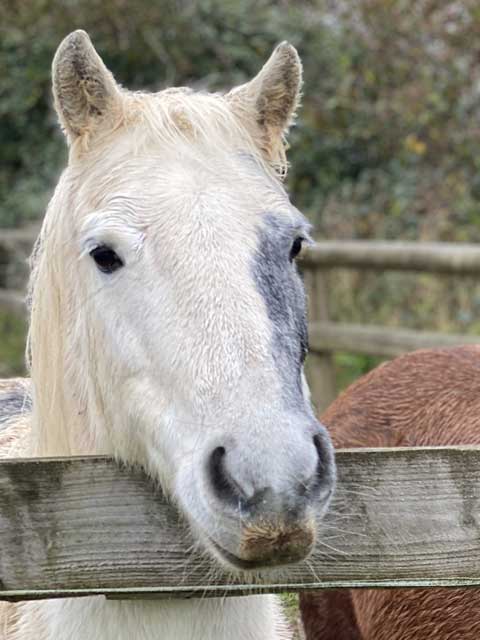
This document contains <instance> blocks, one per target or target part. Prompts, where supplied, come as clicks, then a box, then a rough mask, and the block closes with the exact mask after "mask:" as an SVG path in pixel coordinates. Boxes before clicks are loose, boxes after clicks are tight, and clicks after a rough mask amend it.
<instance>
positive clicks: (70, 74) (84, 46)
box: [52, 30, 121, 142]
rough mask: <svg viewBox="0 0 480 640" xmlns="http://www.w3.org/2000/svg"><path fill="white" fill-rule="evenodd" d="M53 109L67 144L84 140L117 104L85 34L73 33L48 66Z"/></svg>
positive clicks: (117, 97)
mask: <svg viewBox="0 0 480 640" xmlns="http://www.w3.org/2000/svg"><path fill="white" fill-rule="evenodd" d="M52 78H53V96H54V100H55V109H56V111H57V114H58V117H59V119H60V123H61V125H62V128H63V129H64V131H65V133H66V135H67V138H68V139H69V140H70V142H73V141H75V140H76V139H77V138H79V137H88V136H89V135H90V134H91V133H92V132H93V131H94V130H95V129H96V128H97V127H98V125H99V124H101V123H102V122H103V121H104V120H105V119H106V118H107V117H108V116H110V118H112V119H113V114H114V113H116V112H117V108H116V107H118V105H120V100H121V94H120V87H119V86H118V85H117V83H116V82H115V79H114V78H113V76H112V74H111V73H110V71H109V70H108V69H107V67H106V66H105V65H104V63H103V61H102V59H101V58H100V56H99V55H98V53H97V52H96V51H95V48H94V47H93V45H92V42H91V40H90V38H89V37H88V34H87V33H85V31H81V30H78V31H74V32H73V33H71V34H70V35H68V36H67V37H66V38H65V39H64V40H63V42H62V43H61V44H60V46H59V47H58V49H57V52H56V54H55V57H54V59H53V65H52Z"/></svg>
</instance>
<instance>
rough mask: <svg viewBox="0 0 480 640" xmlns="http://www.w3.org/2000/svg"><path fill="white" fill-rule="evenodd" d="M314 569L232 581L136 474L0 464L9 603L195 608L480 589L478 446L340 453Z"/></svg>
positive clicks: (88, 464)
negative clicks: (320, 592) (303, 597)
mask: <svg viewBox="0 0 480 640" xmlns="http://www.w3.org/2000/svg"><path fill="white" fill-rule="evenodd" d="M337 459H338V467H339V486H338V490H337V494H336V498H335V501H334V504H333V507H332V509H331V512H330V514H329V516H328V517H327V518H326V520H325V521H324V523H323V524H322V525H321V526H320V532H319V538H318V545H317V548H316V550H315V553H314V554H313V555H312V556H311V557H310V558H309V559H308V561H306V562H303V563H300V564H298V565H295V566H291V567H287V568H284V569H283V570H277V571H276V572H275V573H271V574H266V575H264V576H262V577H258V576H257V577H255V578H253V577H252V576H248V575H244V576H242V577H237V578H235V579H233V578H232V577H231V576H230V577H229V576H227V575H226V574H223V573H222V572H220V571H218V572H213V573H214V574H215V575H214V577H212V567H214V562H213V561H211V560H209V559H208V557H207V556H205V555H204V554H202V553H201V552H198V551H197V552H193V551H192V550H191V543H192V541H191V539H190V536H189V534H188V532H187V529H186V527H185V526H184V525H182V523H181V522H180V521H179V518H178V516H177V513H176V511H175V509H174V508H173V507H172V506H171V505H169V504H168V503H167V502H166V500H165V499H164V498H163V496H162V495H161V493H160V492H159V491H158V490H157V489H155V487H154V486H153V485H152V484H151V482H150V481H149V479H148V478H146V477H145V476H144V475H143V473H142V472H141V471H139V470H132V469H130V470H127V469H122V468H120V467H118V466H117V465H116V464H115V463H113V462H112V461H110V460H108V459H106V458H97V457H90V458H83V459H80V458H71V459H55V460H42V461H38V460H30V461H27V460H10V461H4V462H2V463H1V464H0V599H4V600H26V599H35V598H45V597H61V596H80V595H88V594H98V593H103V594H106V595H108V596H109V597H124V598H132V597H159V596H164V597H165V596H168V597H172V596H173V597H192V596H204V595H209V596H219V595H222V596H223V595H238V594H239V593H252V592H261V591H267V592H274V591H288V590H290V591H296V590H301V589H306V588H308V589H315V588H325V587H354V586H370V587H371V586H440V585H445V586H458V585H480V449H478V448H442V449H396V450H395V449H384V450H345V451H340V452H338V455H337Z"/></svg>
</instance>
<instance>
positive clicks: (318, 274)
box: [305, 269, 337, 413]
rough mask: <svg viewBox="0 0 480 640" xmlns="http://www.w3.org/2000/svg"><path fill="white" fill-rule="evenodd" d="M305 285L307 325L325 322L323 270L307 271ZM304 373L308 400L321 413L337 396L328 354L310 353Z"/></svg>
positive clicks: (326, 352)
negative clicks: (306, 381)
mask: <svg viewBox="0 0 480 640" xmlns="http://www.w3.org/2000/svg"><path fill="white" fill-rule="evenodd" d="M305 286H306V290H307V300H308V321H309V323H310V324H311V323H315V322H328V321H329V317H328V287H327V281H326V273H325V271H324V270H323V269H315V270H314V271H307V272H306V273H305ZM306 373H307V378H308V384H309V387H310V391H311V394H312V401H313V403H314V405H315V407H316V408H317V410H318V413H323V412H324V411H325V410H326V409H327V407H328V406H329V405H330V404H331V403H332V402H333V401H334V400H335V398H336V396H337V390H336V385H335V369H334V364H333V355H332V352H331V351H330V350H328V351H320V350H318V351H312V352H311V354H310V358H309V359H308V363H307V368H306Z"/></svg>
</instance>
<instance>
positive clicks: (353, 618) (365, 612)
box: [300, 346, 480, 640]
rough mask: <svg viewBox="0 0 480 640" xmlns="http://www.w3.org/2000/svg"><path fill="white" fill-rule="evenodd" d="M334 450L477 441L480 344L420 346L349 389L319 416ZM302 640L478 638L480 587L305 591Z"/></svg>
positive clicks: (465, 443)
mask: <svg viewBox="0 0 480 640" xmlns="http://www.w3.org/2000/svg"><path fill="white" fill-rule="evenodd" d="M322 421H323V422H324V424H326V425H327V426H328V427H329V429H330V433H331V435H332V439H333V441H334V444H335V446H336V447H404V446H408V447H411V446H430V445H431V446H436V445H438V446H447V445H479V444H480V346H478V347H477V346H468V347H456V348H453V349H438V350H422V351H417V352H415V353H411V354H408V355H405V356H402V357H400V358H397V359H395V360H393V361H391V362H388V363H385V364H383V365H381V366H379V367H378V368H376V369H375V370H374V371H372V372H371V373H369V374H368V375H366V376H364V377H362V378H361V379H360V380H359V381H357V382H356V383H355V384H353V385H352V386H351V387H349V388H348V389H347V390H346V391H345V392H344V393H343V394H342V395H340V397H339V398H338V399H337V400H336V401H335V402H334V403H333V404H332V405H331V406H330V408H329V409H328V410H327V412H326V413H325V414H324V416H323V420H322ZM300 606H301V611H302V617H303V622H304V625H305V631H306V637H307V640H427V639H430V638H432V639H435V640H454V639H455V640H474V639H475V640H477V639H478V638H480V590H478V589H467V588H454V589H440V588H436V589H376V590H372V589H358V590H351V591H347V590H343V591H342V590H331V591H324V592H316V593H305V594H304V595H302V597H301V602H300Z"/></svg>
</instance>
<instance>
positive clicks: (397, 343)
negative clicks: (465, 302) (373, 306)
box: [308, 322, 480, 358]
mask: <svg viewBox="0 0 480 640" xmlns="http://www.w3.org/2000/svg"><path fill="white" fill-rule="evenodd" d="M308 333H309V343H310V349H311V351H312V352H314V353H315V352H316V351H319V352H322V353H323V352H325V351H330V352H333V351H349V352H352V353H364V354H367V355H375V356H384V357H387V358H395V357H397V356H399V355H402V354H403V353H407V352H409V351H416V350H417V349H432V348H438V347H456V346H459V345H466V344H478V343H479V341H480V338H479V337H478V336H476V335H475V336H473V335H464V334H463V335H462V334H448V333H437V332H432V331H417V330H412V329H389V328H386V327H379V326H375V325H359V324H345V323H340V322H313V323H311V324H310V325H309V327H308Z"/></svg>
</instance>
